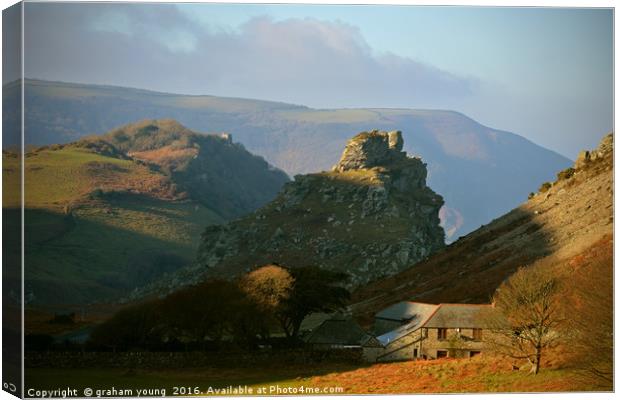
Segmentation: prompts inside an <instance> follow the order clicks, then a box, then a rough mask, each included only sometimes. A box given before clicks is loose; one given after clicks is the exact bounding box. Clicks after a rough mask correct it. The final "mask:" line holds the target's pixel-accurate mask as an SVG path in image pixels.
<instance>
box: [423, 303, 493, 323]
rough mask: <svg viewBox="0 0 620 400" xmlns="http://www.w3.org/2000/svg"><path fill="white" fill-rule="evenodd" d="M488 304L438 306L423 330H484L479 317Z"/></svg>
mask: <svg viewBox="0 0 620 400" xmlns="http://www.w3.org/2000/svg"><path fill="white" fill-rule="evenodd" d="M488 307H491V305H490V304H440V305H439V308H438V309H437V311H435V313H434V314H433V315H432V316H431V317H430V318H429V320H428V321H427V322H426V323H425V324H424V327H425V328H486V326H484V323H483V321H481V319H480V316H481V313H482V312H483V310H487V309H488Z"/></svg>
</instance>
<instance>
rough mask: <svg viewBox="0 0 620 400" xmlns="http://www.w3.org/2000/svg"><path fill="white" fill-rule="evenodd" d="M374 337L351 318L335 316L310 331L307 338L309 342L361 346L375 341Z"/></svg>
mask: <svg viewBox="0 0 620 400" xmlns="http://www.w3.org/2000/svg"><path fill="white" fill-rule="evenodd" d="M373 340H374V337H373V336H372V335H369V334H368V333H366V332H365V331H364V330H363V329H362V328H361V327H360V326H359V325H358V324H357V322H355V321H353V320H352V319H351V318H347V317H342V316H334V317H332V318H331V319H328V320H326V321H323V323H322V324H321V325H320V326H319V327H318V328H316V329H315V330H314V331H313V332H312V333H310V334H309V335H308V337H307V339H306V343H309V344H328V345H343V346H361V345H364V344H367V343H369V342H373Z"/></svg>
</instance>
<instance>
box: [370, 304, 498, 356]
mask: <svg viewBox="0 0 620 400" xmlns="http://www.w3.org/2000/svg"><path fill="white" fill-rule="evenodd" d="M488 307H491V305H489V304H426V303H418V302H401V303H398V304H395V305H393V306H390V307H388V308H386V309H384V310H383V311H381V312H379V313H378V314H377V315H376V316H375V323H374V325H375V326H374V328H373V331H374V332H375V334H377V335H378V336H377V337H376V338H377V341H378V342H379V343H380V344H381V346H364V358H365V359H366V360H367V361H371V362H381V361H395V360H411V359H419V358H424V359H427V358H430V359H435V358H442V357H473V356H475V355H477V354H480V352H481V351H482V350H483V343H484V342H483V337H484V331H485V328H486V327H485V326H484V324H483V322H482V321H481V318H480V314H481V312H483V311H484V310H485V309H488ZM398 323H400V325H397V324H398ZM390 328H393V329H391V330H389V331H387V332H386V330H387V329H390Z"/></svg>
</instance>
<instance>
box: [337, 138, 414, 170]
mask: <svg viewBox="0 0 620 400" xmlns="http://www.w3.org/2000/svg"><path fill="white" fill-rule="evenodd" d="M402 149H403V137H402V134H401V132H400V131H392V132H379V131H376V130H375V131H372V132H362V133H360V134H358V135H357V136H355V137H354V138H353V139H351V140H349V143H347V146H346V147H345V149H344V152H343V153H342V157H341V158H340V162H338V164H336V165H335V166H334V168H333V169H332V170H333V171H340V172H343V171H347V170H351V169H362V168H372V167H377V166H380V165H388V164H393V163H395V162H397V161H401V160H404V159H405V158H406V157H407V155H406V154H405V153H404V152H402V151H401V150H402Z"/></svg>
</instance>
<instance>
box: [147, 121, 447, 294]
mask: <svg viewBox="0 0 620 400" xmlns="http://www.w3.org/2000/svg"><path fill="white" fill-rule="evenodd" d="M402 142H403V140H402V136H401V134H400V132H390V133H386V132H378V131H373V132H370V133H368V132H363V133H360V134H359V135H357V136H355V137H354V138H353V139H351V140H350V141H349V143H348V145H347V147H346V149H345V151H344V153H343V155H342V158H341V160H340V162H339V163H338V164H337V165H336V167H335V168H334V170H332V171H330V172H321V173H316V174H308V175H297V176H296V177H295V180H294V181H293V182H289V183H287V184H286V185H285V186H284V189H283V190H282V191H281V192H280V194H279V195H278V197H277V198H276V199H275V200H274V201H272V202H271V203H269V204H268V205H266V206H265V207H263V208H261V209H259V210H258V211H256V212H254V213H252V214H250V215H248V216H246V217H244V218H242V219H239V220H236V221H234V222H231V223H229V224H226V225H217V226H211V227H208V228H207V229H206V230H205V232H204V234H203V240H202V243H201V245H200V249H199V252H198V257H197V260H196V263H195V265H193V266H192V267H191V268H189V269H186V270H185V271H184V272H183V273H182V274H176V275H175V276H173V277H171V279H170V280H169V281H168V282H167V290H173V289H174V288H175V287H178V286H180V285H183V284H187V283H192V282H195V281H198V280H200V279H204V278H205V277H208V276H219V277H232V276H235V275H237V274H239V273H242V272H244V271H246V270H248V269H249V268H252V267H253V266H255V265H262V264H266V263H270V262H275V263H280V264H282V265H288V266H292V267H295V266H305V265H318V266H321V267H323V268H327V269H331V270H338V271H345V272H347V273H349V275H350V276H351V279H350V281H349V285H350V286H352V287H356V286H359V285H361V284H364V283H366V282H369V281H371V280H373V279H377V278H379V277H382V276H389V275H393V274H395V273H397V272H398V271H401V270H402V269H404V268H406V267H408V266H410V265H412V264H414V263H416V262H417V261H419V260H421V259H424V258H425V257H428V256H429V255H430V254H432V253H434V252H435V251H437V250H438V249H440V248H442V247H443V246H444V232H443V229H442V228H441V227H440V226H439V223H440V221H439V216H438V214H439V209H440V208H441V206H442V205H443V199H442V198H441V196H439V195H437V194H436V193H435V192H433V191H432V190H431V189H430V188H428V187H427V186H426V165H425V164H424V163H423V162H422V161H421V160H420V159H419V158H413V157H408V156H407V155H406V153H404V152H402V151H401V149H402ZM158 291H160V292H161V290H158Z"/></svg>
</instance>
